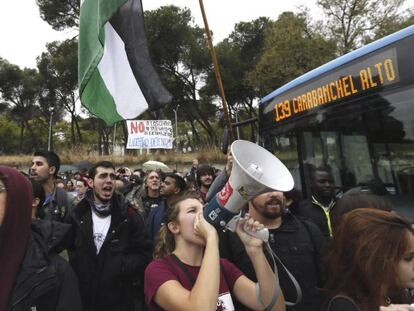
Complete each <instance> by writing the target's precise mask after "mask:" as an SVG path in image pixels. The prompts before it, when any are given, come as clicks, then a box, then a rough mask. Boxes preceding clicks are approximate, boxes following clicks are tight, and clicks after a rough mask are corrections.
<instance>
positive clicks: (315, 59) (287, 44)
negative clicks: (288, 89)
mask: <svg viewBox="0 0 414 311" xmlns="http://www.w3.org/2000/svg"><path fill="white" fill-rule="evenodd" d="M334 53H335V43H334V42H332V41H327V40H325V39H324V38H323V37H322V36H321V35H320V34H318V33H317V32H315V31H312V29H311V27H310V22H309V21H308V19H307V17H306V16H305V15H303V14H294V13H291V12H285V13H282V14H281V15H280V16H279V18H278V20H277V21H276V22H274V23H273V24H272V26H271V27H270V28H269V31H268V32H267V33H266V36H265V43H264V50H263V54H262V55H261V56H260V59H259V61H258V63H257V65H256V67H255V69H254V70H253V71H251V72H250V73H249V76H248V80H249V83H250V85H251V86H253V87H255V88H256V89H257V90H258V91H259V93H260V94H261V95H262V96H263V95H266V94H267V93H269V92H271V91H272V90H274V89H275V88H277V87H280V86H282V85H284V84H285V83H287V82H289V81H291V80H292V79H294V78H296V77H298V76H300V75H301V74H303V73H305V72H307V71H309V70H311V69H313V68H315V67H317V66H319V65H322V64H324V63H325V62H327V61H329V60H331V59H333V58H334V57H335V54H334Z"/></svg>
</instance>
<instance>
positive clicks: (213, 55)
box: [199, 0, 234, 141]
mask: <svg viewBox="0 0 414 311" xmlns="http://www.w3.org/2000/svg"><path fill="white" fill-rule="evenodd" d="M199 2H200V9H201V14H202V15H203V21H204V28H205V29H206V33H207V41H208V47H209V50H210V54H211V59H212V61H213V66H214V73H215V75H216V80H217V85H218V88H219V91H220V96H221V100H222V102H223V112H224V115H225V117H226V124H227V128H228V130H229V136H230V141H233V137H234V135H233V127H232V126H231V119H230V114H229V110H228V106H227V100H226V95H225V94H224V88H223V83H222V81H221V75H220V68H219V64H218V62H217V56H216V51H215V50H214V45H213V41H212V39H211V33H210V28H209V27H208V22H207V16H206V13H205V11H204V4H203V0H199Z"/></svg>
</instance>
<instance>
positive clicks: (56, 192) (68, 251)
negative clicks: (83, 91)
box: [0, 151, 414, 311]
mask: <svg viewBox="0 0 414 311" xmlns="http://www.w3.org/2000/svg"><path fill="white" fill-rule="evenodd" d="M59 169H60V159H59V156H58V155H57V154H55V153H54V152H50V151H37V152H35V153H34V155H33V158H32V163H31V167H30V172H29V174H24V173H22V172H18V171H17V170H15V169H13V168H9V167H5V166H0V311H3V310H13V311H14V310H31V311H32V310H36V311H49V310H75V311H76V310H86V311H98V310H99V311H101V310H103V311H105V310H107V311H110V310H111V311H112V310H114V311H139V310H278V311H281V310H289V311H325V310H326V311H343V310H347V311H348V310H349V311H357V310H359V311H374V310H375V311H398V310H402V311H407V310H413V311H414V307H413V306H411V305H410V304H411V303H413V301H414V299H413V297H412V293H411V291H412V289H413V288H414V234H413V230H412V226H411V223H410V222H409V221H407V220H406V219H405V218H403V217H402V216H400V215H398V214H397V213H395V212H393V211H392V205H391V204H390V202H389V201H388V200H387V199H386V198H384V197H383V196H379V195H376V194H375V193H366V192H365V193H362V192H361V191H349V192H347V193H345V194H344V195H343V196H341V197H339V196H338V195H337V193H336V188H335V184H334V180H333V178H332V175H331V173H330V170H329V168H326V167H311V166H310V168H309V176H310V183H311V187H310V188H311V191H312V193H311V196H310V198H309V199H306V200H302V199H301V193H300V191H298V190H296V189H293V190H292V191H289V192H286V193H283V192H280V191H270V192H267V193H263V194H260V195H258V196H256V197H254V198H253V199H251V200H250V201H248V203H247V205H246V206H245V207H243V208H241V213H242V218H241V220H240V221H239V223H238V225H237V229H236V230H235V231H236V232H231V231H228V230H226V231H222V230H216V229H215V228H214V227H213V226H212V225H211V224H209V223H208V222H207V221H206V220H205V219H204V217H203V214H202V210H203V206H204V204H208V202H209V201H210V200H211V199H212V198H213V197H214V196H215V195H216V194H217V193H219V192H220V191H221V189H222V188H223V186H224V185H225V183H226V182H227V180H228V179H229V176H230V174H231V171H232V157H231V155H229V156H228V159H227V163H226V165H225V167H224V168H223V169H222V170H218V169H215V168H214V167H212V166H210V165H207V164H200V163H199V161H198V160H197V159H194V160H193V162H192V165H191V167H189V168H188V170H187V171H183V172H163V171H161V170H156V169H154V170H148V171H143V170H142V169H135V170H132V169H130V168H128V167H125V166H123V167H119V168H116V167H115V166H114V165H113V164H112V163H111V162H108V161H101V162H97V163H95V164H93V165H92V166H91V167H90V168H89V170H82V171H79V172H74V173H73V174H66V175H65V176H60V175H59V174H58V173H59ZM266 173H267V174H272V172H266ZM245 228H248V229H249V230H253V231H255V230H260V229H261V228H267V229H268V230H269V242H268V244H267V245H266V247H268V248H266V247H264V245H263V242H262V241H261V240H260V239H257V238H255V237H253V236H251V235H249V234H247V233H246V230H245ZM271 253H273V254H274V255H276V256H277V258H278V261H276V262H275V263H274V264H272V263H273V259H272V257H273V256H272V255H271Z"/></svg>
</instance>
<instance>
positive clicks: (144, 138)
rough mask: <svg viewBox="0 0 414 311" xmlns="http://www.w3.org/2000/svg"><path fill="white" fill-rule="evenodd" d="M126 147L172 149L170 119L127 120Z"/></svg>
mask: <svg viewBox="0 0 414 311" xmlns="http://www.w3.org/2000/svg"><path fill="white" fill-rule="evenodd" d="M127 126H128V143H127V149H172V147H173V131H172V125H171V120H132V121H127Z"/></svg>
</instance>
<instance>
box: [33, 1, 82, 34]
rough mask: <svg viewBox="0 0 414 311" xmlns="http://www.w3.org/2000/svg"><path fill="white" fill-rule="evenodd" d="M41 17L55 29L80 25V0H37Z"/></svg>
mask: <svg viewBox="0 0 414 311" xmlns="http://www.w3.org/2000/svg"><path fill="white" fill-rule="evenodd" d="M36 3H37V5H38V6H39V11H40V17H41V18H42V19H43V20H44V21H45V22H47V23H48V24H49V25H51V26H52V28H53V29H55V30H63V29H66V28H73V27H78V26H79V10H80V1H79V0H36Z"/></svg>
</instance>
